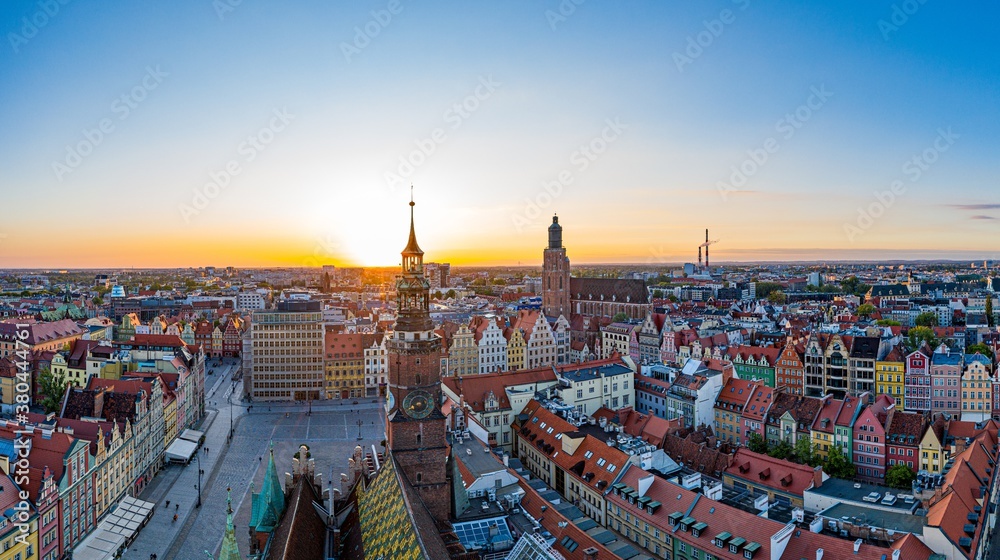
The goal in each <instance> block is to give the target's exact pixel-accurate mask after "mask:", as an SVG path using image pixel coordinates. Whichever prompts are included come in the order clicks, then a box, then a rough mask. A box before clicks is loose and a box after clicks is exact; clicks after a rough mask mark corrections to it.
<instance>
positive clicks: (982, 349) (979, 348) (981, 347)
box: [965, 342, 995, 360]
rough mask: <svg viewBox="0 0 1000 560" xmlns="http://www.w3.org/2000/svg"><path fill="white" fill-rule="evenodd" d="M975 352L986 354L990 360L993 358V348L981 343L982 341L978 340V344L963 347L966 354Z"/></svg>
mask: <svg viewBox="0 0 1000 560" xmlns="http://www.w3.org/2000/svg"><path fill="white" fill-rule="evenodd" d="M976 352H979V353H980V354H982V355H983V356H986V357H987V358H989V359H990V360H993V359H994V357H995V356H994V355H993V349H992V348H990V347H989V346H987V345H985V344H983V343H982V342H980V343H979V344H973V345H972V346H969V347H968V348H966V349H965V353H966V354H975V353H976Z"/></svg>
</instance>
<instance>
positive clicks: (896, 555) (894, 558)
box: [892, 549, 899, 560]
mask: <svg viewBox="0 0 1000 560" xmlns="http://www.w3.org/2000/svg"><path fill="white" fill-rule="evenodd" d="M892 560H899V549H896V550H893V551H892Z"/></svg>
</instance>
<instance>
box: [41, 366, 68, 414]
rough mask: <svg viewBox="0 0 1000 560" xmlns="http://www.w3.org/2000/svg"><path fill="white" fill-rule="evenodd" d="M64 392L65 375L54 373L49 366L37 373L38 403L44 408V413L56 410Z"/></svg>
mask: <svg viewBox="0 0 1000 560" xmlns="http://www.w3.org/2000/svg"><path fill="white" fill-rule="evenodd" d="M65 393H66V376H64V375H63V374H59V375H55V374H53V373H52V370H51V369H49V368H44V369H43V370H42V372H41V373H40V374H38V396H39V402H38V404H40V405H42V408H44V409H45V414H49V413H50V412H58V411H59V408H60V405H61V404H62V399H63V395H64V394H65Z"/></svg>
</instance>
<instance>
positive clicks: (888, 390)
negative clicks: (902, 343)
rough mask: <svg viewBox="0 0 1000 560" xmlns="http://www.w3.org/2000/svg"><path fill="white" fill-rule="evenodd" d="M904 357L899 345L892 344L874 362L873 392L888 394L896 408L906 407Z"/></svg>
mask: <svg viewBox="0 0 1000 560" xmlns="http://www.w3.org/2000/svg"><path fill="white" fill-rule="evenodd" d="M905 377H906V358H905V357H904V356H903V351H902V349H901V348H900V347H898V346H894V347H892V348H891V349H889V352H888V353H887V354H886V355H885V356H883V357H882V358H880V359H879V360H878V361H877V362H875V393H876V394H878V395H889V396H891V397H892V399H893V401H895V403H896V409H897V410H904V409H905V408H906V398H905V395H904V391H903V389H904V388H905Z"/></svg>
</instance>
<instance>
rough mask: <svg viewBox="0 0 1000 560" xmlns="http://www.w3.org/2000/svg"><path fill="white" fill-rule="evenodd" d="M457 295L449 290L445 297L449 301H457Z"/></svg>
mask: <svg viewBox="0 0 1000 560" xmlns="http://www.w3.org/2000/svg"><path fill="white" fill-rule="evenodd" d="M455 295H456V294H455V290H448V292H447V293H446V294H445V295H444V297H446V298H448V299H455Z"/></svg>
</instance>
